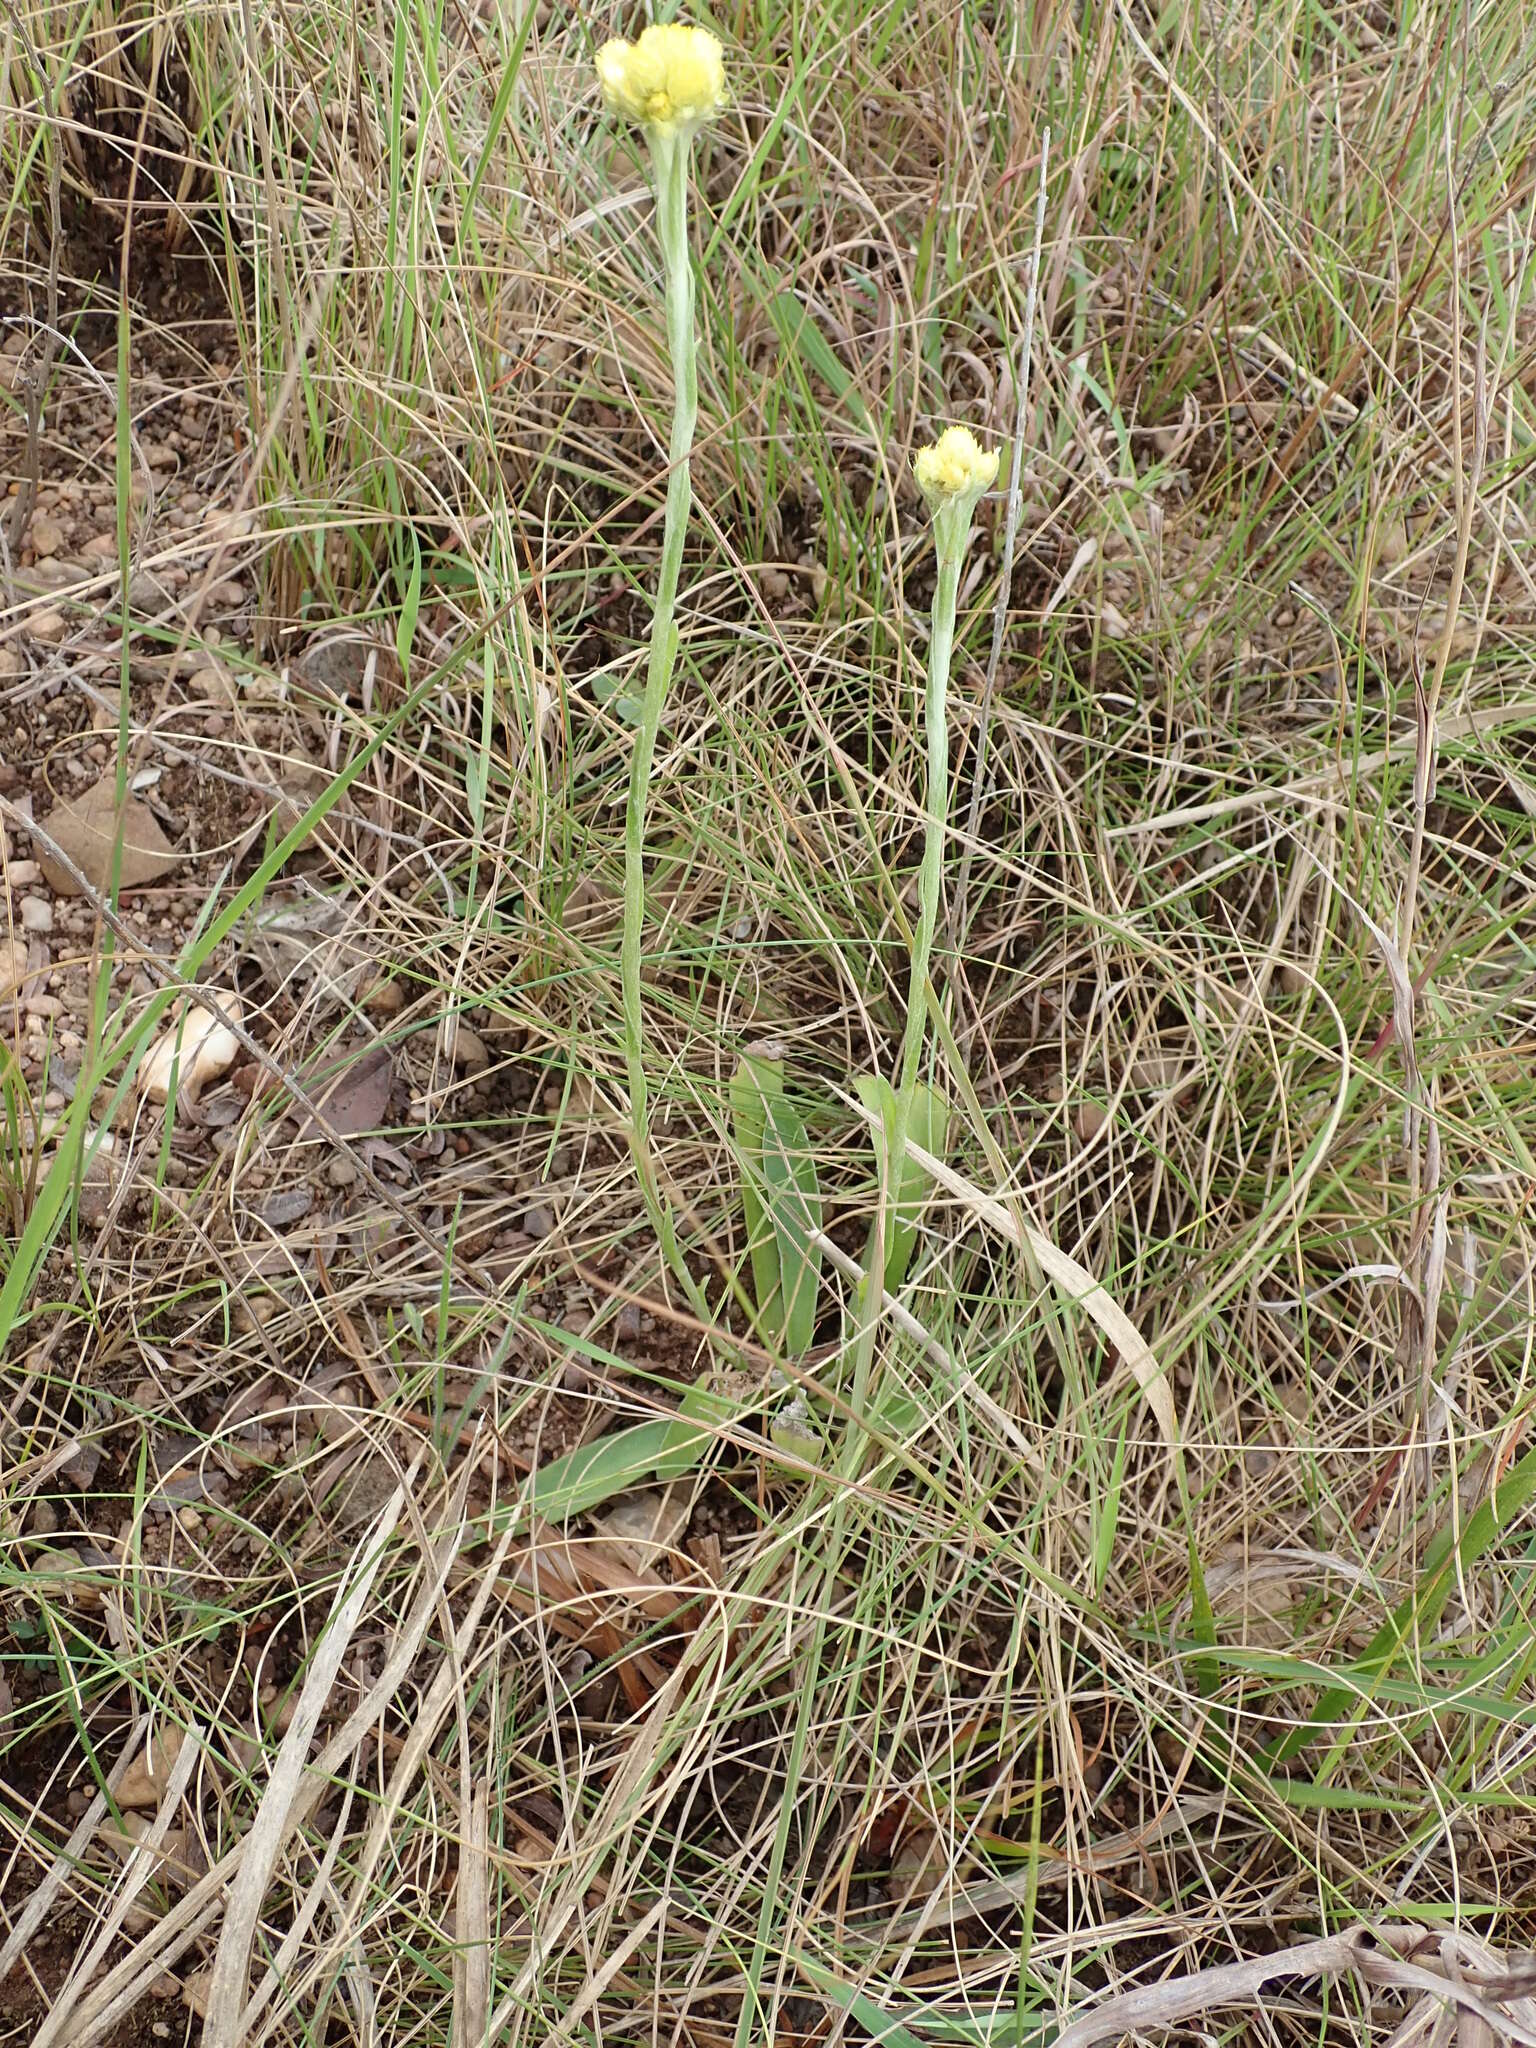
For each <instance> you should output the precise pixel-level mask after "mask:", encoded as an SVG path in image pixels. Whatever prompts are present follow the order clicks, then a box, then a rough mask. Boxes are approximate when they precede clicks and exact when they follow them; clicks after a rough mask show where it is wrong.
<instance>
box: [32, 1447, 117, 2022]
mask: <svg viewBox="0 0 1536 2048" xmlns="http://www.w3.org/2000/svg"><path fill="white" fill-rule="evenodd" d="M65 1448H66V1451H69V1450H72V1449H73V1448H74V1447H73V1446H66V1447H65ZM148 1726H149V1722H148V1720H147V1718H140V1719H139V1720H136V1721H134V1722H133V1723H132V1724H131V1726H130V1727H129V1730H128V1737H127V1740H126V1741H125V1742H124V1744H123V1746H122V1748H121V1750H120V1751H119V1752H118V1758H117V1762H116V1763H115V1764H114V1765H113V1766H112V1768H111V1770H110V1771H109V1772H108V1773H107V1790H108V1791H111V1792H115V1791H116V1790H117V1788H118V1786H119V1785H120V1784H121V1783H122V1781H123V1779H124V1778H125V1777H126V1775H127V1774H128V1772H129V1771H131V1770H132V1769H133V1768H134V1766H135V1765H136V1764H137V1763H138V1761H139V1757H140V1753H141V1752H142V1750H143V1746H144V1731H145V1729H146V1728H147V1727H148ZM106 1811H107V1794H106V1792H97V1793H96V1794H95V1796H94V1797H93V1798H92V1800H91V1801H90V1803H89V1805H88V1806H87V1807H86V1809H85V1811H84V1812H83V1813H82V1814H81V1816H80V1818H79V1820H78V1821H77V1822H76V1823H75V1826H74V1829H73V1830H72V1832H71V1834H70V1837H69V1840H68V1841H67V1842H66V1843H65V1844H64V1847H63V1848H62V1849H61V1850H60V1851H59V1853H58V1856H57V1857H56V1858H55V1859H54V1862H53V1863H52V1865H51V1866H50V1867H49V1869H48V1871H47V1873H46V1875H45V1876H44V1877H43V1879H42V1882H41V1883H40V1884H39V1885H38V1886H37V1888H36V1889H35V1890H34V1891H33V1892H32V1894H31V1896H30V1897H29V1898H28V1900H27V1902H26V1904H25V1905H24V1906H23V1907H22V1909H21V1911H20V1913H18V1914H17V1916H16V1920H15V1922H14V1924H13V1926H12V1928H11V1931H10V1933H9V1934H8V1935H7V1936H6V1938H5V1942H4V1945H3V1946H0V1983H3V1982H4V1981H5V1979H6V1978H7V1977H9V1975H10V1974H11V1972H12V1970H14V1969H15V1967H16V1964H17V1962H18V1961H19V1960H20V1958H21V1957H22V1956H23V1955H24V1954H25V1953H26V1948H27V1944H28V1942H29V1941H31V1939H32V1937H33V1935H34V1934H36V1932H37V1930H38V1929H39V1927H41V1926H42V1924H43V1922H44V1921H45V1920H46V1919H47V1917H48V1914H49V1911H50V1909H51V1908H52V1906H53V1904H54V1902H55V1900H56V1899H57V1898H58V1896H59V1894H60V1893H61V1892H62V1891H63V1889H64V1887H65V1886H66V1885H67V1884H69V1883H70V1882H71V1881H72V1880H73V1878H74V1875H75V1872H76V1871H77V1870H78V1868H79V1865H80V1858H81V1856H82V1854H83V1853H84V1851H85V1849H86V1846H87V1844H88V1843H89V1842H90V1841H91V1840H92V1838H93V1837H94V1835H95V1833H96V1830H97V1828H98V1827H100V1825H101V1822H102V1818H103V1816H104V1815H105V1813H106Z"/></svg>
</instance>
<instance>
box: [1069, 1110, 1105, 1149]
mask: <svg viewBox="0 0 1536 2048" xmlns="http://www.w3.org/2000/svg"><path fill="white" fill-rule="evenodd" d="M1108 1122H1109V1111H1108V1110H1107V1109H1106V1108H1105V1107H1104V1105H1103V1104H1102V1103H1100V1102H1080V1103H1079V1104H1078V1106H1077V1108H1076V1109H1075V1110H1074V1111H1073V1113H1072V1124H1073V1128H1074V1129H1075V1130H1076V1132H1077V1135H1078V1137H1079V1138H1081V1139H1082V1141H1083V1143H1084V1144H1085V1145H1091V1144H1092V1142H1093V1140H1094V1139H1095V1138H1096V1137H1097V1136H1098V1135H1099V1133H1100V1131H1102V1130H1103V1128H1104V1126H1105V1124H1107V1123H1108Z"/></svg>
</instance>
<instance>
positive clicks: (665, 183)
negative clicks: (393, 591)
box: [619, 136, 699, 1263]
mask: <svg viewBox="0 0 1536 2048" xmlns="http://www.w3.org/2000/svg"><path fill="white" fill-rule="evenodd" d="M651 155H652V160H653V162H654V164H655V170H656V202H657V216H656V218H657V231H658V233H659V235H660V238H661V253H662V263H663V267H664V270H665V273H666V292H667V345H668V349H669V351H670V354H671V358H672V378H673V394H674V395H673V410H672V435H671V442H670V446H669V449H668V456H669V461H670V469H669V472H668V476H667V510H666V523H665V526H664V529H663V535H662V548H661V573H660V575H659V577H658V579H657V584H656V603H655V608H654V610H653V611H652V614H651V644H650V654H649V659H648V662H647V666H646V676H645V696H644V699H643V701H642V703H641V709H640V724H639V728H638V730H637V731H636V734H635V745H634V752H633V754H632V755H631V757H630V774H629V807H628V810H627V811H626V813H625V820H624V937H623V943H622V947H621V950H620V956H619V967H620V976H621V979H622V982H623V992H624V1051H625V1059H626V1064H627V1067H628V1078H629V1149H630V1154H631V1156H632V1157H633V1159H634V1163H635V1171H636V1173H637V1175H638V1176H639V1180H640V1188H641V1192H642V1194H643V1195H644V1197H645V1203H646V1207H647V1209H648V1210H649V1211H650V1214H651V1220H652V1222H653V1223H654V1224H655V1226H656V1227H657V1229H658V1231H659V1232H660V1234H661V1236H662V1239H663V1242H664V1244H667V1245H668V1246H669V1247H670V1242H671V1237H672V1232H671V1230H670V1227H669V1226H668V1224H667V1222H666V1220H665V1218H664V1212H663V1209H662V1203H661V1196H660V1191H659V1188H658V1186H657V1180H656V1169H655V1162H654V1160H653V1159H652V1156H651V1140H650V1117H649V1108H648V1103H649V1098H648V1094H647V1090H646V1081H645V1019H644V1015H643V1012H642V1009H641V1002H640V969H641V963H642V958H643V945H644V937H645V821H646V800H647V797H648V796H649V793H650V782H651V763H652V760H653V758H654V756H655V752H656V735H657V733H658V732H659V730H660V727H661V717H662V712H663V711H664V710H665V708H666V701H667V690H668V688H669V686H670V684H671V681H672V670H673V667H674V665H675V663H676V659H677V627H676V624H675V622H674V613H675V611H676V606H677V584H678V577H679V574H680V572H681V570H682V563H683V543H684V541H685V539H686V538H687V532H688V513H689V509H690V507H691V505H692V501H693V490H692V480H691V477H690V474H689V455H690V453H691V451H692V448H693V433H694V426H695V423H696V421H697V419H698V411H699V395H698V394H699V385H698V364H697V360H696V357H695V353H694V331H693V270H692V266H691V264H690V262H689V257H688V158H689V144H688V141H687V139H686V138H685V137H678V136H653V137H652V139H651ZM674 1263H675V1261H674Z"/></svg>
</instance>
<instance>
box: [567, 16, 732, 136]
mask: <svg viewBox="0 0 1536 2048" xmlns="http://www.w3.org/2000/svg"><path fill="white" fill-rule="evenodd" d="M597 75H598V79H599V81H600V82H601V84H602V88H603V97H604V98H605V99H606V100H607V102H608V104H609V106H610V107H611V108H612V109H613V111H614V112H615V113H617V114H627V115H628V116H629V118H630V119H631V120H632V121H641V122H643V123H644V124H645V126H646V127H647V128H650V129H653V130H655V132H656V133H657V134H659V135H677V134H679V133H682V132H684V131H691V130H693V129H694V128H696V127H697V126H698V125H699V123H700V122H701V121H707V120H708V119H709V118H710V116H711V115H712V114H716V113H718V112H719V111H720V109H721V107H723V106H724V105H725V61H724V58H723V56H722V54H721V50H720V44H719V41H718V40H717V38H716V37H714V36H712V35H711V34H710V32H709V30H708V29H707V28H690V27H687V26H686V25H685V24H683V23H682V22H676V21H672V22H654V23H652V25H651V26H650V27H649V28H647V29H642V30H641V32H640V37H639V40H638V41H636V42H633V43H626V42H624V41H622V40H621V39H620V38H618V37H615V38H614V39H613V41H612V42H607V43H604V45H603V47H602V48H601V49H600V50H599V51H598V53H597Z"/></svg>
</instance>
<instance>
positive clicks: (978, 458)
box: [913, 427, 997, 509]
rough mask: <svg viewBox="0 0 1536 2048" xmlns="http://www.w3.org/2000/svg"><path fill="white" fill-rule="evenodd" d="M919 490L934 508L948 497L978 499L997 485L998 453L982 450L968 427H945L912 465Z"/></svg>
mask: <svg viewBox="0 0 1536 2048" xmlns="http://www.w3.org/2000/svg"><path fill="white" fill-rule="evenodd" d="M913 467H914V469H915V470H916V472H917V481H918V487H919V488H920V490H921V491H922V494H923V496H924V497H925V498H926V499H927V500H928V502H929V504H930V505H932V506H933V507H934V508H935V509H937V508H938V507H939V506H940V505H942V504H943V503H945V501H946V500H948V499H951V498H970V499H972V500H975V499H977V498H979V497H980V496H981V494H982V492H983V491H990V490H991V488H992V486H993V485H994V484H995V483H996V482H997V450H996V449H995V448H990V449H989V448H983V447H982V445H981V443H980V442H979V441H978V440H977V439H976V436H975V435H974V434H973V433H972V432H971V430H970V428H969V427H946V428H945V429H944V431H943V433H942V434H940V436H939V438H938V440H937V441H935V442H934V444H933V446H932V447H931V448H924V449H923V450H922V452H921V453H920V454H919V456H918V458H917V461H916V462H915V463H914V464H913Z"/></svg>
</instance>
